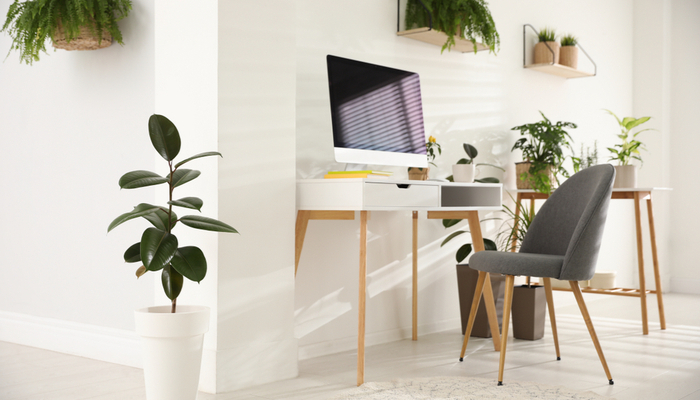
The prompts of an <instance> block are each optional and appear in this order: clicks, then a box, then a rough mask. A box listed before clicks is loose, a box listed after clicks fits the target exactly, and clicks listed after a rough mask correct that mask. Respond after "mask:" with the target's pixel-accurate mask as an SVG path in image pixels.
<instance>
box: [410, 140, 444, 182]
mask: <svg viewBox="0 0 700 400" xmlns="http://www.w3.org/2000/svg"><path fill="white" fill-rule="evenodd" d="M425 151H426V154H427V156H428V163H429V164H432V165H434V166H436V167H437V165H435V163H434V162H433V161H434V160H435V157H437V155H438V154H442V148H441V147H440V143H438V142H437V139H435V138H434V137H432V136H430V137H429V138H428V142H426V143H425ZM436 152H437V154H435V153H436ZM428 172H430V167H426V168H421V167H408V179H410V180H414V181H425V180H427V179H428Z"/></svg>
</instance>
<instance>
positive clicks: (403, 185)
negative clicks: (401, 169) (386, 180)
mask: <svg viewBox="0 0 700 400" xmlns="http://www.w3.org/2000/svg"><path fill="white" fill-rule="evenodd" d="M396 186H397V187H398V188H399V189H408V188H410V187H411V185H410V184H408V183H397V184H396Z"/></svg>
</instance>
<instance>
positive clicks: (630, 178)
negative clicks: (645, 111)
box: [605, 110, 653, 188]
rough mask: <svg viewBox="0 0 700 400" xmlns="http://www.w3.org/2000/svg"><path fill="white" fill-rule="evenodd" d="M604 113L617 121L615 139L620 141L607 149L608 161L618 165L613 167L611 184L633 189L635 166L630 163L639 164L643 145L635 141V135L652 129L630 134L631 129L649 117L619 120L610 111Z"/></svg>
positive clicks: (635, 183) (635, 176)
mask: <svg viewBox="0 0 700 400" xmlns="http://www.w3.org/2000/svg"><path fill="white" fill-rule="evenodd" d="M605 111H607V112H608V113H610V115H612V116H613V117H615V120H617V124H618V125H619V126H620V133H619V134H618V135H617V137H618V138H620V139H621V140H622V143H618V144H616V145H615V146H614V147H608V151H610V153H611V156H610V161H617V162H618V165H616V166H615V183H614V184H613V187H615V188H635V187H637V166H636V165H634V164H632V163H631V162H632V160H637V161H639V163H640V164H641V163H642V153H641V152H640V150H644V143H642V142H640V141H639V140H637V135H639V134H640V133H642V132H644V131H650V130H653V129H651V128H649V129H642V130H638V131H636V132H635V133H633V134H632V133H631V132H632V129H634V128H636V127H638V126H639V125H641V124H643V123H645V122H647V121H649V120H650V119H651V117H641V118H634V117H625V118H623V119H622V120H620V118H618V117H617V115H615V114H613V112H612V111H610V110H605ZM630 134H631V136H630Z"/></svg>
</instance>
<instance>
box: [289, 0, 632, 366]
mask: <svg viewBox="0 0 700 400" xmlns="http://www.w3.org/2000/svg"><path fill="white" fill-rule="evenodd" d="M490 3H491V5H490V8H491V11H492V14H493V16H494V19H495V21H496V24H497V28H498V31H499V33H500V35H501V42H502V46H501V51H500V52H499V54H498V55H497V56H494V55H489V54H487V53H486V52H481V53H479V54H477V55H474V54H473V53H469V54H458V53H447V52H446V53H445V54H442V55H440V49H439V48H438V47H434V46H431V45H428V44H424V43H421V42H417V41H414V40H410V39H407V38H401V37H397V36H396V34H395V29H396V3H394V2H380V3H378V2H375V1H370V0H365V1H336V2H333V4H330V3H321V2H317V1H299V2H298V8H297V19H298V28H297V49H298V50H297V52H298V66H297V77H298V81H297V175H298V177H299V178H320V177H321V176H322V174H323V173H324V172H325V171H327V170H332V169H342V168H343V167H344V165H341V164H337V163H335V162H334V160H333V154H332V136H331V121H330V114H329V104H328V88H327V78H326V70H325V68H326V66H325V55H326V54H334V55H338V56H342V57H347V58H354V59H358V60H361V61H366V62H370V63H375V64H381V65H386V66H390V67H394V68H399V69H405V70H409V71H415V72H418V73H419V74H420V76H421V85H422V89H423V106H424V113H425V125H426V133H427V134H428V135H432V136H435V137H436V138H437V140H438V142H439V143H440V144H441V145H442V146H443V155H442V156H441V157H439V158H438V159H437V161H436V163H437V165H438V168H437V170H435V168H432V169H431V176H432V177H446V176H447V175H450V174H451V171H450V168H451V164H453V163H454V162H456V161H457V160H458V159H459V158H460V157H462V153H463V150H461V144H462V143H464V142H468V143H472V144H474V145H476V147H477V148H478V149H479V151H480V155H479V159H478V161H480V162H489V163H497V164H500V165H503V166H505V167H506V168H507V172H506V174H505V175H504V174H503V173H501V172H500V171H497V170H496V171H488V172H489V173H490V174H491V175H492V176H496V177H499V178H501V179H503V180H504V181H505V183H506V186H507V187H514V185H515V183H514V182H515V181H514V178H513V176H514V166H513V162H514V161H519V157H520V156H519V155H518V154H512V153H511V152H510V148H511V146H512V144H513V142H514V141H515V138H516V134H515V133H514V132H511V131H510V128H511V127H513V126H516V125H520V124H523V123H528V122H535V121H537V120H539V119H540V116H539V114H538V110H541V111H543V112H544V113H545V115H547V117H549V118H550V119H552V120H554V121H559V120H562V121H571V122H575V123H577V124H578V125H579V128H578V129H576V130H573V131H572V132H571V133H572V136H573V137H574V140H575V141H576V143H577V144H579V145H580V143H585V144H586V145H587V146H591V147H592V146H593V142H594V140H597V141H598V150H599V153H600V154H601V157H600V162H605V161H606V160H607V157H606V152H607V151H605V147H606V146H612V144H613V143H614V142H615V140H616V137H615V133H616V132H617V131H616V123H615V121H614V119H613V118H612V117H611V116H609V115H607V114H606V113H605V112H604V111H602V109H604V108H606V109H611V110H614V111H615V112H616V113H618V114H619V115H623V116H625V115H631V114H632V111H633V98H632V89H633V81H632V70H633V63H632V62H633V51H632V49H633V42H634V32H633V13H632V11H633V3H632V1H615V2H610V1H588V2H585V3H572V2H558V1H553V0H551V1H544V0H542V1H536V2H520V1H514V0H513V1H492V2H490ZM591 21H595V23H592V22H591ZM525 23H530V24H532V25H534V26H535V27H536V28H538V29H540V28H542V27H544V26H550V27H554V28H556V29H557V30H558V31H559V32H561V33H566V32H571V33H574V34H575V35H576V36H577V37H578V38H579V40H580V42H581V44H582V45H583V46H584V47H585V49H586V50H587V51H588V52H589V54H590V55H591V57H593V59H594V60H595V62H596V64H597V65H598V75H597V76H596V77H593V78H582V79H572V80H565V79H562V78H559V77H556V76H552V75H546V74H542V73H538V72H534V71H530V70H525V69H523V68H522V57H523V54H522V51H523V50H522V43H523V38H522V32H523V24H525ZM533 36H534V35H531V34H528V43H529V46H530V45H531V43H533V42H534V39H533ZM610 37H614V38H615V45H614V46H611V45H610V40H609V38H610ZM528 59H530V55H529V52H528ZM580 59H581V60H580V67H581V68H582V69H590V70H592V65H591V64H587V63H586V61H585V58H584V56H583V55H582V54H581V55H580ZM375 167H379V166H375ZM384 168H386V167H382V169H384ZM392 170H393V171H395V175H396V176H399V177H401V176H403V177H405V176H406V172H405V170H403V169H401V168H392ZM483 217H484V215H482V218H483ZM494 226H495V225H494V224H493V223H491V224H488V225H486V226H485V227H486V228H487V232H486V235H487V236H488V235H489V234H493V229H494ZM358 227H359V225H358V222H357V221H311V222H310V223H309V228H308V231H307V237H306V241H305V243H304V251H303V253H302V256H301V261H300V265H299V272H298V275H297V291H296V314H297V331H296V333H297V336H298V337H299V340H300V357H301V358H305V357H310V356H313V355H317V354H325V353H330V352H334V351H339V350H346V349H353V348H355V346H356V332H357V316H356V314H357V312H356V310H357V282H358V256H359V252H358V247H357V243H358ZM410 229H411V222H410V213H407V212H405V213H401V212H396V213H373V215H372V219H371V220H370V223H369V230H370V234H369V243H368V293H369V295H368V296H369V299H368V303H367V304H368V305H367V307H368V312H367V343H368V344H370V345H371V344H375V343H380V342H385V341H390V340H396V339H399V338H406V337H409V335H410V324H411V320H410V318H411V311H410V310H411V300H410V298H411V297H410V296H411V286H410V285H411V281H410V276H411V275H410V274H411V273H410V270H411V258H410V257H411V239H410V237H411V236H410ZM455 229H456V228H452V229H449V230H445V229H444V228H443V227H442V225H441V224H440V222H439V221H432V220H431V221H428V220H426V219H425V214H424V213H421V214H420V221H419V260H420V262H419V313H418V316H419V332H421V333H426V332H431V331H436V330H442V329H445V328H453V327H457V326H459V320H458V318H459V310H458V301H457V290H456V282H455V281H456V279H455V275H456V273H455V267H454V264H455V262H454V252H455V251H456V248H457V247H458V246H459V245H461V243H457V242H455V241H453V242H454V244H453V245H449V246H446V247H445V248H440V247H439V244H440V242H441V241H442V240H443V239H444V237H445V236H447V235H448V234H449V233H451V232H452V231H454V230H455ZM633 229H634V214H633V207H632V203H631V202H630V203H629V204H625V203H621V204H618V203H615V204H613V205H612V206H611V219H610V223H609V224H608V227H607V231H606V237H605V245H604V248H603V250H602V254H601V257H600V260H601V261H600V265H599V269H612V270H618V271H619V272H618V274H619V275H618V276H619V278H620V281H621V283H622V284H626V285H630V286H631V285H633V284H634V282H633V273H634V271H635V270H636V263H635V258H634V257H635V255H636V250H635V248H634V243H635V242H634V235H633V233H632V234H630V233H631V232H634V231H633Z"/></svg>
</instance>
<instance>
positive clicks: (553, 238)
mask: <svg viewBox="0 0 700 400" xmlns="http://www.w3.org/2000/svg"><path fill="white" fill-rule="evenodd" d="M614 180H615V168H613V166H612V165H610V164H602V165H596V166H594V167H590V168H586V169H584V170H583V171H580V172H578V173H576V174H574V175H573V176H572V177H571V178H569V179H567V180H566V181H565V182H564V183H563V184H562V185H561V186H560V187H559V188H557V189H556V190H555V191H554V192H553V193H552V194H551V196H549V199H548V200H547V201H545V202H544V204H543V205H542V207H541V208H540V210H539V212H538V213H537V215H536V216H535V219H534V220H533V221H532V223H531V224H530V227H529V228H528V231H527V234H526V235H525V238H524V239H523V244H522V246H521V248H520V252H522V253H536V254H553V255H559V256H564V263H563V265H562V269H561V273H560V275H559V279H561V280H571V281H573V280H576V281H582V280H588V279H591V278H592V277H593V274H594V273H595V266H596V261H597V259H598V251H599V250H600V244H601V241H602V238H603V229H604V227H605V219H606V217H607V215H608V204H609V203H610V196H611V194H612V186H613V181H614Z"/></svg>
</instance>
